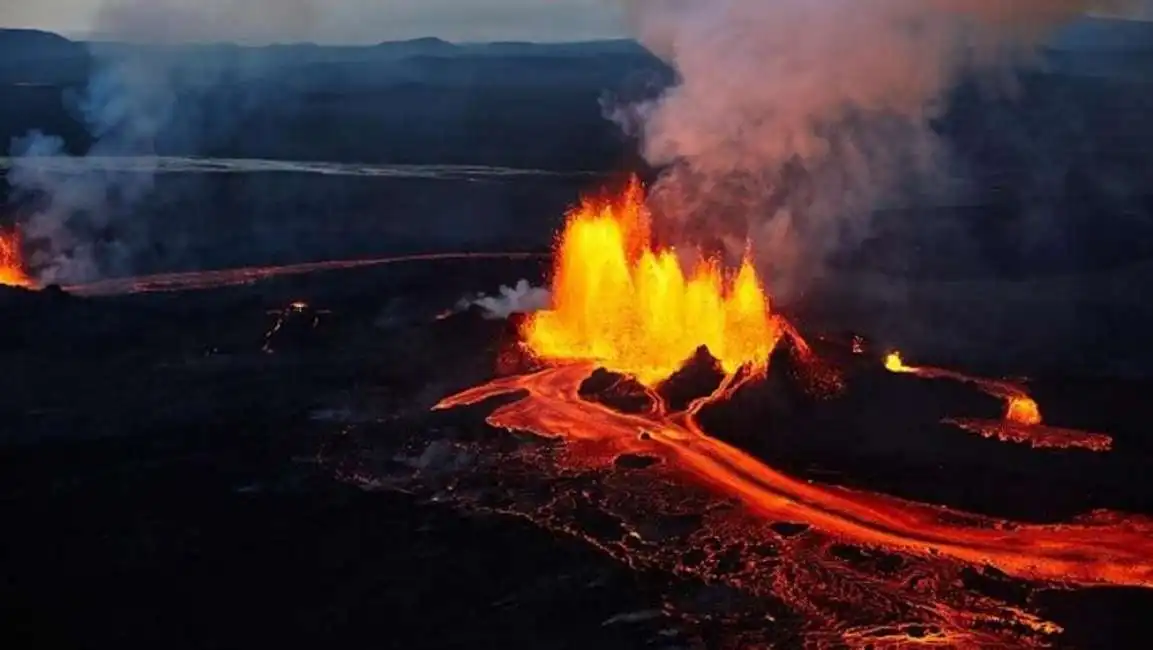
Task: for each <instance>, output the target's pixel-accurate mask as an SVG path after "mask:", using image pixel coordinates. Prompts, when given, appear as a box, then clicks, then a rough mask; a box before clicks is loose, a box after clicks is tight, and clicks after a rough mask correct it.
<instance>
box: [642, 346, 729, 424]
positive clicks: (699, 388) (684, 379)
mask: <svg viewBox="0 0 1153 650" xmlns="http://www.w3.org/2000/svg"><path fill="white" fill-rule="evenodd" d="M724 378H725V371H724V370H722V369H721V362H720V361H717V359H716V358H715V357H714V356H713V355H712V354H710V353H709V350H708V348H706V347H705V346H703V345H702V346H701V347H699V348H697V351H696V352H695V353H693V356H692V357H690V358H689V360H688V361H686V362H685V365H684V366H682V367H681V369H680V370H678V371H676V372H675V373H673V374H672V375H671V376H670V377H669V378H668V379H666V380H665V381H664V382H663V383H662V384H661V385H660V388H658V389H657V392H658V393H659V394H660V396H661V397H663V398H664V400H665V404H667V405H668V408H669V410H670V411H683V410H684V409H686V408H688V407H689V404H690V403H691V402H692V401H693V400H695V399H698V398H701V397H707V396H708V395H710V394H712V392H713V391H715V390H716V389H717V388H718V387H719V386H720V385H721V382H722V381H724Z"/></svg>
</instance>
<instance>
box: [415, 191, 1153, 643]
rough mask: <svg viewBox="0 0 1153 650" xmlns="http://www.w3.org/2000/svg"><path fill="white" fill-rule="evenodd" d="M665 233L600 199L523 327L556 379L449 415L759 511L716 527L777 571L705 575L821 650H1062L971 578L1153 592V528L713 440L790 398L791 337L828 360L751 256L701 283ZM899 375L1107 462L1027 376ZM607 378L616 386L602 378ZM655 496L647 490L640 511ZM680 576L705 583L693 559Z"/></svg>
mask: <svg viewBox="0 0 1153 650" xmlns="http://www.w3.org/2000/svg"><path fill="white" fill-rule="evenodd" d="M649 219H650V216H649V213H648V212H647V211H646V209H645V207H644V195H643V192H642V189H641V187H640V185H639V184H638V183H637V182H635V181H634V182H632V183H631V184H630V185H629V186H628V188H627V190H626V191H625V192H624V193H623V194H621V195H620V196H618V197H616V198H611V199H606V200H585V201H584V202H582V203H581V204H580V206H579V207H578V208H577V209H576V210H574V211H573V212H572V213H571V214H570V215H569V216H568V220H567V223H566V226H565V228H564V231H563V233H562V234H561V236H560V238H559V241H558V250H557V252H556V259H555V263H554V272H553V277H552V295H553V305H552V308H551V309H549V310H546V311H542V312H538V313H536V314H535V315H533V316H532V317H530V318H529V319H527V320H526V321H525V322H524V323H523V324H522V326H521V327H520V335H521V343H520V345H521V346H522V347H523V348H525V349H527V350H528V351H530V352H531V353H532V356H533V357H535V359H536V360H537V361H539V362H543V363H544V369H540V368H539V366H538V367H537V369H536V370H534V371H532V372H527V370H526V372H527V374H513V375H510V376H502V377H499V378H497V379H494V380H492V381H490V382H488V383H485V384H482V385H480V386H476V387H474V388H471V389H468V390H465V391H463V392H461V393H459V394H456V395H453V396H450V397H447V398H445V399H443V400H441V401H440V402H439V403H438V404H437V405H436V406H435V409H434V410H443V409H450V408H455V407H461V406H466V405H471V404H478V403H480V402H482V401H484V400H487V399H489V398H493V397H497V396H501V395H509V396H512V395H516V396H517V397H516V398H515V399H514V401H512V402H511V403H506V404H504V405H502V406H499V407H498V408H496V410H495V411H494V412H493V413H492V414H491V415H489V416H488V418H487V422H488V424H489V425H491V426H493V427H496V428H500V429H508V430H518V431H527V432H532V433H535V434H537V435H539V436H542V437H545V438H550V439H560V440H564V441H565V442H566V445H565V448H566V449H567V451H566V452H565V454H564V455H563V459H562V460H560V461H558V462H560V463H561V464H562V465H566V464H567V465H568V466H569V467H571V468H588V467H590V466H598V465H599V466H600V467H608V468H611V467H612V466H613V464H612V462H613V461H612V459H617V460H619V459H621V458H623V457H625V456H629V457H637V456H643V457H647V458H651V459H655V462H656V463H658V465H659V467H660V468H663V469H661V470H660V471H662V472H667V474H665V475H662V476H672V477H675V478H676V479H677V480H681V481H684V482H686V483H687V484H693V485H697V486H700V487H702V488H703V489H705V490H707V491H709V492H711V493H713V494H715V495H717V496H719V497H720V498H721V499H722V500H728V501H732V502H739V503H741V504H743V506H744V508H745V510H744V512H746V513H747V515H748V517H749V518H751V520H752V521H753V522H762V523H751V524H744V525H742V526H741V527H739V528H729V529H727V530H729V532H728V533H713V534H714V535H717V536H718V537H717V538H719V539H721V540H724V539H725V537H724V536H725V535H732V536H733V537H732V538H731V539H728V540H727V541H722V542H718V543H721V544H722V545H726V544H731V545H733V546H734V547H740V548H745V549H752V548H764V547H765V545H771V546H773V547H774V548H775V550H774V551H773V552H772V553H771V554H770V555H769V556H767V557H772V558H774V559H772V560H771V561H770V560H766V559H763V557H766V556H762V559H757V558H756V557H749V558H746V559H745V562H746V565H745V568H744V569H741V570H738V571H736V572H735V573H734V572H733V571H732V570H729V571H728V574H729V575H728V576H727V577H722V576H724V574H723V573H717V572H719V571H720V569H719V568H715V567H714V569H708V568H707V567H706V568H704V569H701V571H703V572H704V573H705V574H706V575H709V576H710V577H712V578H716V579H722V580H727V581H729V582H730V583H732V584H736V585H737V586H738V587H739V588H741V589H744V590H746V591H748V592H749V593H755V594H760V595H765V596H772V597H774V598H777V599H780V600H781V601H784V602H786V603H789V604H790V606H792V607H793V608H794V609H795V611H798V612H800V613H802V614H803V615H804V616H805V617H808V618H811V620H810V621H809V622H808V623H807V624H806V626H807V629H808V632H806V633H805V634H807V635H809V634H811V636H809V638H810V639H811V640H814V641H816V644H817V645H821V646H823V645H830V644H831V645H837V644H847V645H851V646H869V645H873V644H882V645H885V644H902V643H926V644H936V645H949V646H952V647H956V646H965V647H976V646H988V645H991V644H1004V643H1011V644H1014V645H1016V644H1024V645H1033V644H1042V645H1043V644H1046V643H1048V641H1047V640H1046V639H1049V638H1051V635H1052V634H1055V633H1058V632H1060V630H1061V628H1060V627H1059V626H1057V625H1055V624H1052V623H1049V622H1047V621H1044V620H1042V619H1040V618H1038V617H1036V616H1035V615H1034V614H1032V613H1029V612H1028V611H1027V610H1026V609H1023V608H1022V607H1020V606H1017V605H1011V604H1007V603H1004V602H1001V601H999V600H998V599H997V598H995V597H988V596H984V595H978V594H969V593H968V592H967V591H966V588H965V587H962V586H960V585H961V581H962V578H961V576H962V575H964V572H965V571H971V570H978V571H984V570H986V569H989V570H996V571H998V572H1001V573H1002V574H1004V575H1007V576H1009V577H1010V578H1012V579H1016V580H1022V581H1028V582H1030V583H1032V584H1034V585H1038V586H1050V587H1052V586H1069V585H1125V586H1141V587H1153V522H1151V521H1150V520H1148V519H1145V518H1142V517H1139V516H1125V515H1120V514H1116V513H1112V512H1106V511H1096V512H1093V513H1091V514H1088V515H1085V516H1083V517H1080V518H1077V519H1075V520H1074V521H1071V522H1068V523H1023V522H1014V521H1009V520H1006V519H998V518H995V517H992V516H986V515H979V514H970V513H966V512H962V511H959V510H954V509H951V508H947V507H944V506H940V505H935V504H927V503H917V502H915V501H910V500H905V499H901V498H896V497H892V496H888V495H884V494H878V493H874V492H871V491H868V490H864V489H850V488H847V487H842V486H839V485H822V484H820V483H817V482H815V481H813V480H808V479H803V478H798V477H794V476H790V475H789V474H787V473H785V472H783V471H781V470H778V469H775V468H773V467H771V466H769V464H767V463H766V461H765V460H764V459H761V458H758V457H755V456H754V455H752V454H751V453H748V452H746V451H745V450H742V449H738V448H737V447H735V446H733V445H731V444H728V443H726V442H723V441H721V440H719V439H718V438H716V437H714V436H713V435H710V434H709V432H707V431H706V430H705V428H704V425H702V424H701V417H700V416H702V414H703V413H704V412H705V411H706V410H707V409H710V408H713V407H716V406H717V405H719V404H724V403H725V402H726V401H728V400H731V399H736V395H737V392H738V391H739V389H741V388H743V387H745V386H756V387H758V390H761V389H763V390H778V389H779V385H780V382H786V383H787V382H788V381H790V380H789V379H781V376H785V375H780V376H778V375H779V374H780V373H776V372H775V370H774V368H770V367H769V362H770V358H772V359H774V361H773V363H774V364H775V363H777V362H776V361H775V360H776V359H778V358H782V355H774V354H772V353H773V351H774V348H775V346H776V345H777V344H778V342H780V341H781V339H782V337H783V336H787V337H788V339H789V340H790V341H791V342H792V343H793V345H792V346H790V351H792V352H793V353H794V354H793V355H792V360H793V361H792V363H794V365H797V364H800V365H804V364H819V363H822V362H823V360H822V359H819V358H818V355H817V354H816V353H815V352H813V350H812V349H810V348H809V347H808V346H807V345H806V344H805V343H804V341H803V340H801V339H800V336H799V335H798V334H797V333H796V331H795V329H794V328H793V327H792V326H791V325H790V324H789V323H787V322H786V321H785V320H784V319H783V318H782V317H780V316H778V315H774V314H772V313H771V312H770V308H769V306H770V301H769V299H768V297H767V294H766V292H765V290H764V288H763V286H762V283H761V282H760V280H759V279H758V277H757V275H756V273H755V272H754V271H753V267H752V265H751V264H750V262H749V261H748V260H747V259H746V261H745V262H744V263H743V264H742V265H741V267H740V268H739V270H737V271H736V272H735V273H733V274H731V275H726V274H724V273H722V272H721V270H720V268H719V266H717V265H716V264H712V263H704V264H700V265H698V266H696V267H695V269H694V270H693V271H692V272H690V273H688V274H684V273H683V272H682V270H681V266H680V264H681V261H680V260H679V259H678V252H677V251H674V250H672V249H658V248H655V247H654V246H653V242H652V239H651V237H650V230H649V226H650V223H649ZM702 347H703V348H705V349H707V350H708V351H709V353H711V355H712V357H715V359H714V360H712V361H713V364H712V365H713V372H714V374H713V376H715V377H717V379H716V381H715V382H714V383H712V384H711V386H710V387H708V388H707V389H705V390H704V391H703V392H698V394H697V396H696V397H695V398H691V399H687V400H685V399H681V400H680V401H679V405H674V400H673V399H671V398H669V397H668V396H667V392H666V390H665V389H666V388H667V387H668V384H670V383H671V382H672V380H673V378H675V377H677V376H678V375H680V374H682V373H681V372H680V371H681V370H682V369H686V370H689V369H692V368H697V369H698V370H699V366H701V361H700V360H701V359H702V358H707V356H708V355H704V356H703V357H702V354H703V353H702V351H701V348H702ZM853 349H854V352H856V353H857V354H856V355H850V356H851V357H852V358H859V357H860V354H862V350H861V348H860V343H859V341H857V342H855V343H854V348H853ZM686 363H687V364H688V365H686ZM847 363H853V362H847ZM874 363H875V362H874ZM884 363H885V365H886V366H887V367H888V369H889V370H890V371H893V372H896V373H906V374H910V375H916V376H919V377H926V378H948V379H954V380H958V381H961V382H964V383H966V384H971V385H974V386H975V387H976V388H978V389H979V390H981V391H984V392H986V393H989V394H991V395H993V396H995V397H998V398H1001V399H1003V400H1005V403H1006V411H1005V415H1004V418H1003V420H1002V421H992V422H990V421H985V420H977V419H962V418H956V419H953V420H949V421H950V422H951V423H953V424H956V425H957V426H960V427H962V428H966V429H969V430H973V431H978V432H980V433H982V434H983V435H985V436H986V437H1000V438H1002V439H1015V440H1017V439H1023V440H1028V441H1031V442H1033V444H1034V446H1078V445H1080V446H1086V447H1089V448H1092V449H1096V450H1099V451H1104V450H1107V449H1108V440H1109V439H1108V437H1105V436H1100V435H1099V434H1085V435H1084V436H1082V437H1080V438H1078V437H1077V435H1075V434H1078V433H1079V432H1075V431H1072V430H1065V429H1055V428H1050V427H1044V426H1042V425H1041V424H1040V422H1041V415H1040V408H1039V407H1038V406H1037V403H1036V402H1035V401H1034V400H1033V399H1032V398H1031V397H1030V396H1029V395H1028V394H1027V393H1026V392H1025V390H1024V389H1023V388H1021V387H1020V386H1018V385H1016V384H1013V383H1011V382H1008V381H1000V380H986V379H979V378H974V377H969V376H967V375H963V374H960V373H955V372H952V371H945V370H939V369H933V368H920V367H912V366H907V365H905V364H904V363H903V362H902V361H901V359H900V356H899V355H896V354H893V355H890V356H889V357H888V358H887V359H885V361H884ZM873 367H874V368H875V367H876V366H873ZM598 369H599V370H598ZM606 371H607V372H608V374H609V376H615V377H617V379H615V380H613V381H609V382H603V381H599V380H597V381H594V378H595V377H596V375H597V373H598V372H599V373H601V374H602V375H603V373H605V372H606ZM867 372H869V371H867V370H865V371H861V372H860V373H859V374H863V373H867ZM706 374H707V373H706ZM786 374H787V373H786ZM794 374H795V373H794ZM875 375H876V373H875V372H874V375H873V376H875ZM774 377H776V378H777V379H776V380H774V379H773V378H774ZM630 380H634V381H632V386H633V388H629V389H627V390H628V394H629V396H630V400H632V401H631V402H630V404H632V407H620V408H618V407H617V406H614V405H613V404H614V403H615V402H614V403H610V401H609V400H606V399H601V398H599V397H598V395H597V394H595V393H596V391H597V390H601V389H598V388H596V386H601V387H604V386H611V388H609V389H607V390H620V389H621V387H622V386H624V385H626V384H628V383H629V381H630ZM774 381H776V382H777V383H776V384H774V383H773V382H774ZM758 382H759V383H758ZM848 383H849V384H850V385H851V383H852V380H851V378H850V379H849V380H848ZM746 397H747V396H746ZM770 399H771V398H770ZM746 404H747V402H746ZM817 408H820V405H819V404H817ZM774 425H775V423H774V422H771V421H770V422H762V423H760V424H759V425H756V426H757V433H756V435H760V436H773V435H775V431H774ZM893 426H899V421H894V424H893ZM1062 436H1065V437H1064V438H1062ZM1070 440H1073V442H1070ZM608 471H610V472H611V469H610V470H608ZM605 480H611V479H607V478H606V479H605ZM663 480H664V479H662V480H661V481H663ZM661 481H658V483H659V482H661ZM666 485H667V483H666ZM652 489H653V490H658V489H661V488H659V487H657V486H656V485H654V486H653V487H652ZM643 491H644V489H643V488H642V492H643ZM644 498H645V497H643V496H642V495H641V494H640V493H637V492H630V493H629V496H628V497H627V499H631V500H636V499H644ZM638 507H640V506H638ZM555 516H556V515H555V513H554V514H553V515H549V516H548V517H555ZM742 516H743V515H742ZM548 517H545V519H546V520H547V519H548ZM790 522H791V523H790ZM782 524H788V525H796V524H799V525H800V530H802V531H805V532H804V533H803V534H802V535H801V537H799V538H796V539H793V535H794V534H795V533H789V534H788V535H777V534H775V533H773V532H772V531H773V530H775V529H774V528H773V526H776V525H782ZM566 529H570V530H571V528H566ZM637 535H638V537H637V539H638V540H639V539H642V538H643V537H644V536H643V535H641V534H640V533H637ZM738 537H739V538H740V539H741V540H743V541H737V538H738ZM717 538H714V539H717ZM746 538H747V539H746ZM634 541H635V540H634ZM645 543H647V542H636V543H635V544H631V545H630V544H626V545H623V546H620V547H617V546H616V545H615V543H613V544H608V545H603V544H602V548H606V550H609V552H611V553H617V554H619V555H621V556H624V557H625V558H626V559H628V560H629V561H630V563H631V562H632V561H633V560H635V559H636V558H638V557H641V556H646V557H651V558H660V557H661V556H662V554H663V551H662V550H660V549H659V548H658V547H653V548H651V549H650V548H647V547H645V546H644V544H645ZM846 545H847V546H849V547H853V548H856V549H859V550H857V551H854V553H858V554H864V555H863V557H866V558H868V557H873V555H874V554H881V555H882V556H883V555H884V554H886V553H891V554H895V555H896V556H898V557H899V558H901V559H900V560H898V561H896V564H895V565H893V566H895V567H896V568H888V569H881V568H873V569H868V570H865V569H861V568H859V567H854V566H853V565H851V564H846V563H845V562H844V560H842V559H838V558H839V557H842V556H843V554H844V553H846V551H845V550H844V547H845V546H846ZM629 548H631V549H632V550H629ZM709 552H710V551H706V553H709ZM718 561H719V560H718ZM871 562H873V561H872V560H869V561H868V562H866V564H870V563H871ZM674 563H675V564H676V566H677V567H678V570H689V568H688V567H689V566H690V565H688V564H686V563H685V561H684V560H676V561H675V562H674ZM870 566H871V564H870ZM710 571H712V572H713V573H710ZM838 576H839V577H838ZM836 603H840V604H839V605H838V604H836ZM846 608H847V609H846ZM850 611H851V612H854V613H851V614H850V613H848V612H850Z"/></svg>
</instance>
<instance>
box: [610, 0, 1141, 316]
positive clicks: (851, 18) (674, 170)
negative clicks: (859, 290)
mask: <svg viewBox="0 0 1153 650" xmlns="http://www.w3.org/2000/svg"><path fill="white" fill-rule="evenodd" d="M1128 5H1129V3H1128V2H1125V0H1117V1H1108V0H1105V1H1098V2H1093V1H1090V0H1017V1H1006V0H625V9H626V12H627V15H628V16H629V19H630V21H631V24H632V28H633V30H634V32H635V33H636V35H637V37H638V38H639V39H640V41H641V42H642V43H643V44H644V45H645V46H646V47H647V48H649V49H650V50H651V51H652V52H653V53H654V54H656V55H657V56H659V57H661V58H662V59H664V60H665V61H666V62H668V63H669V64H670V65H671V66H672V67H673V68H674V69H675V70H676V72H677V76H678V80H677V83H676V84H675V86H673V87H672V88H670V89H668V90H667V91H666V92H665V93H664V94H662V95H661V96H660V97H659V98H657V99H655V100H650V101H645V102H642V103H639V104H634V105H630V106H625V107H620V108H618V109H616V110H615V111H614V113H613V115H612V117H613V118H614V119H616V120H617V121H618V122H620V123H621V124H622V125H623V126H624V127H625V128H626V129H627V130H631V131H632V132H634V133H635V134H636V135H637V136H638V137H639V139H640V141H641V145H642V152H643V154H644V156H645V158H646V159H647V160H648V161H649V162H650V163H651V164H653V165H654V166H657V167H658V168H661V169H662V175H661V176H660V178H659V180H658V181H657V182H656V183H655V185H654V187H653V188H652V195H651V200H652V202H653V207H654V209H655V211H656V212H657V213H658V214H660V215H663V217H662V219H661V223H660V224H659V226H661V227H662V228H663V229H664V233H663V234H664V236H666V237H670V238H674V239H678V240H689V241H694V242H696V243H701V244H704V245H706V246H711V247H715V248H717V249H719V250H721V251H722V252H725V253H727V254H729V255H737V254H740V253H741V252H742V251H743V249H744V246H745V241H746V239H750V240H751V241H752V242H753V246H754V251H755V253H756V255H757V257H758V260H759V261H760V262H761V263H762V266H763V270H764V271H765V272H766V274H767V275H768V276H769V277H770V278H771V282H772V284H773V289H774V291H775V292H776V293H778V294H788V293H790V292H792V291H796V290H799V289H803V288H804V285H805V284H806V282H807V281H808V280H811V279H812V278H813V276H814V275H815V274H817V273H818V272H819V271H820V269H821V266H822V263H823V261H824V259H825V258H826V256H827V255H828V254H829V253H830V252H831V251H832V250H833V249H834V247H836V246H838V245H840V244H844V243H852V242H853V241H856V240H858V239H859V238H860V237H862V235H863V234H864V233H865V232H866V230H867V227H868V215H869V214H870V212H871V211H872V210H873V209H875V208H876V207H878V205H880V204H881V203H883V202H902V203H907V202H912V201H915V200H918V199H920V200H923V199H925V198H927V197H935V198H944V197H943V196H942V194H944V195H948V194H949V193H951V192H956V191H962V190H963V188H962V187H957V186H954V187H949V186H948V185H947V184H945V183H943V182H942V180H943V179H944V178H945V172H946V171H947V170H948V168H949V166H950V161H949V157H948V151H947V150H946V149H945V148H944V147H943V146H942V143H941V142H940V140H939V139H938V138H937V137H936V135H935V133H934V131H933V129H932V121H933V120H934V118H936V117H938V116H939V115H940V114H941V107H942V103H943V101H944V99H945V95H946V93H947V92H948V91H949V90H950V89H951V88H952V87H953V86H954V84H955V83H956V82H957V81H958V79H959V78H960V76H961V75H963V74H967V73H994V74H995V75H999V76H1000V78H1002V79H1011V75H1010V74H1009V73H1011V70H1012V68H1013V66H1014V65H1015V64H1017V63H1020V62H1021V61H1023V60H1024V59H1023V57H1027V56H1028V55H1029V53H1030V52H1031V51H1033V49H1034V48H1035V46H1036V45H1037V44H1038V43H1039V42H1040V40H1041V39H1043V38H1044V37H1046V36H1047V35H1048V34H1049V33H1050V32H1051V31H1052V30H1053V29H1055V28H1056V27H1058V26H1060V25H1062V24H1064V23H1067V22H1069V21H1071V20H1074V19H1075V18H1077V17H1078V16H1080V15H1081V14H1083V13H1085V12H1088V11H1094V10H1097V11H1111V12H1120V11H1123V10H1125V9H1126V8H1127V7H1128Z"/></svg>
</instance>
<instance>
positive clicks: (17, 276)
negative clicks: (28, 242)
mask: <svg viewBox="0 0 1153 650" xmlns="http://www.w3.org/2000/svg"><path fill="white" fill-rule="evenodd" d="M0 285H6V286H10V287H25V288H31V287H32V286H33V282H32V278H30V277H28V274H27V273H25V272H24V251H23V242H22V241H21V238H20V231H19V230H16V229H15V228H13V229H11V230H4V229H0Z"/></svg>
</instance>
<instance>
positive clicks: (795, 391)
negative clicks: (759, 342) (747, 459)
mask: <svg viewBox="0 0 1153 650" xmlns="http://www.w3.org/2000/svg"><path fill="white" fill-rule="evenodd" d="M802 363H803V361H802V355H801V353H800V351H799V350H797V349H795V344H794V343H793V342H792V340H791V339H789V338H787V337H786V338H784V339H782V340H781V342H780V343H778V344H777V347H776V349H775V350H774V351H773V354H772V357H770V359H769V368H768V371H767V373H766V375H765V377H763V378H760V379H753V380H751V381H747V382H745V383H744V384H743V385H741V386H740V387H739V388H738V389H737V390H735V391H734V392H733V393H732V394H731V395H730V396H729V397H728V399H725V400H720V401H717V402H714V403H712V404H710V405H708V406H706V407H705V408H703V409H701V412H700V414H699V415H698V420H699V421H700V423H701V424H702V425H703V426H704V428H705V430H706V431H708V432H709V434H710V435H713V436H715V437H717V438H719V439H721V440H725V441H726V442H731V443H733V444H736V445H737V446H739V447H741V448H743V449H746V450H748V451H750V452H753V453H759V452H768V451H771V448H770V447H772V446H775V445H778V444H781V443H782V432H781V431H780V430H779V429H778V428H776V427H773V425H774V424H776V423H781V422H787V421H788V420H790V419H792V418H794V417H797V416H799V415H800V414H801V413H803V412H804V411H806V410H807V408H808V407H811V406H812V405H813V404H814V403H815V402H816V401H817V399H816V398H815V397H813V396H812V395H811V394H810V393H809V392H808V391H807V390H806V387H805V384H804V375H803V372H804V371H805V368H804V367H803V366H802ZM771 427H772V430H771V431H770V428H771ZM766 445H768V447H766Z"/></svg>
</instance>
